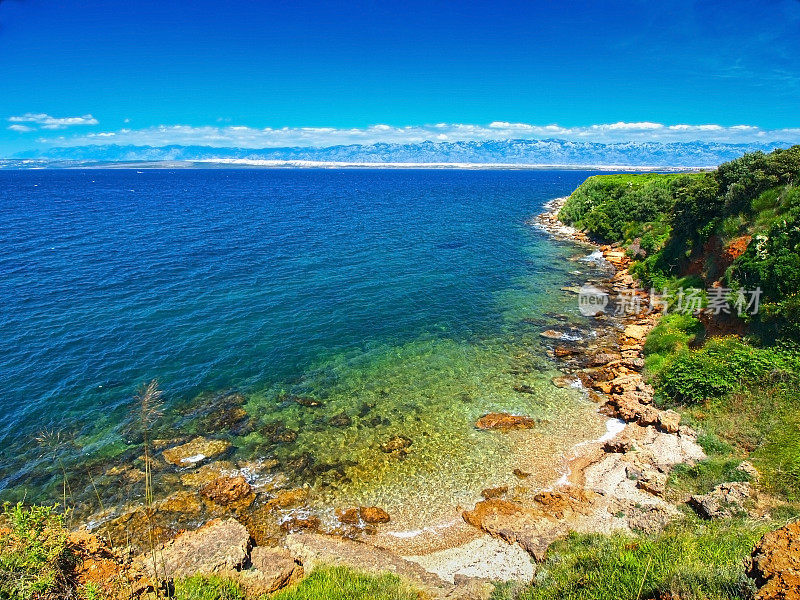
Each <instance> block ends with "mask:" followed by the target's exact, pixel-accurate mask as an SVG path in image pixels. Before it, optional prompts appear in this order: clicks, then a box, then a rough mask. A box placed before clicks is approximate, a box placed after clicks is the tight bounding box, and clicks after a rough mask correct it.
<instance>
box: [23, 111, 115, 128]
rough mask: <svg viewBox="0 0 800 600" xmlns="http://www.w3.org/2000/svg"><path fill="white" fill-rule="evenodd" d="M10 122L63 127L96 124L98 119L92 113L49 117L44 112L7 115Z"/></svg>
mask: <svg viewBox="0 0 800 600" xmlns="http://www.w3.org/2000/svg"><path fill="white" fill-rule="evenodd" d="M8 121H9V122H10V123H30V124H31V125H38V126H39V127H41V128H42V129H64V128H66V127H72V126H73V125H97V124H98V123H99V121H98V120H97V119H95V118H94V117H93V116H92V115H83V116H82V117H51V116H50V115H48V114H46V113H25V114H24V115H20V116H15V117H9V118H8Z"/></svg>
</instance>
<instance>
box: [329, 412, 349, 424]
mask: <svg viewBox="0 0 800 600" xmlns="http://www.w3.org/2000/svg"><path fill="white" fill-rule="evenodd" d="M352 424H353V419H351V418H350V417H348V416H347V413H343V412H340V413H339V414H338V415H334V416H332V417H331V418H330V419H328V425H330V426H331V427H350V425H352Z"/></svg>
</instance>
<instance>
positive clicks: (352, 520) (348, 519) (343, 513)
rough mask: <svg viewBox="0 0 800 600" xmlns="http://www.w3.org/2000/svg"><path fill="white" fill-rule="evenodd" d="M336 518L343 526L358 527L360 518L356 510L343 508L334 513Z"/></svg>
mask: <svg viewBox="0 0 800 600" xmlns="http://www.w3.org/2000/svg"><path fill="white" fill-rule="evenodd" d="M336 518H337V519H339V521H340V522H341V523H344V524H345V525H358V523H359V522H360V520H361V516H360V515H359V513H358V509H357V508H343V509H338V510H337V511H336Z"/></svg>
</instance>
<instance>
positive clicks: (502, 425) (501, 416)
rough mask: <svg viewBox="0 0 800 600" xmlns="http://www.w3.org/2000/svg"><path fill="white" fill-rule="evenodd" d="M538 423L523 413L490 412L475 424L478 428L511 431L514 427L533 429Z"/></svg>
mask: <svg viewBox="0 0 800 600" xmlns="http://www.w3.org/2000/svg"><path fill="white" fill-rule="evenodd" d="M535 425H536V420H534V419H532V418H531V417H525V416H522V415H510V414H508V413H489V414H487V415H483V416H482V417H481V418H480V419H478V422H477V423H475V426H476V427H477V428H478V429H496V430H499V431H510V430H512V429H531V428H533V427H534V426H535Z"/></svg>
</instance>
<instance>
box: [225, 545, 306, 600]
mask: <svg viewBox="0 0 800 600" xmlns="http://www.w3.org/2000/svg"><path fill="white" fill-rule="evenodd" d="M250 562H251V568H249V569H246V570H244V571H241V572H240V573H239V575H238V577H237V580H238V581H239V582H240V583H241V584H242V586H243V587H244V588H245V589H246V590H247V592H248V597H253V598H256V597H260V596H263V595H264V594H271V593H272V592H276V591H278V590H279V589H281V588H284V587H286V586H287V585H291V584H293V583H295V582H297V581H299V580H300V579H301V578H302V577H303V566H302V565H301V564H300V562H299V561H297V560H295V558H294V557H293V556H292V554H291V553H290V552H289V551H288V550H286V549H285V548H272V547H268V546H256V547H255V548H253V551H252V552H251V553H250Z"/></svg>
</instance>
